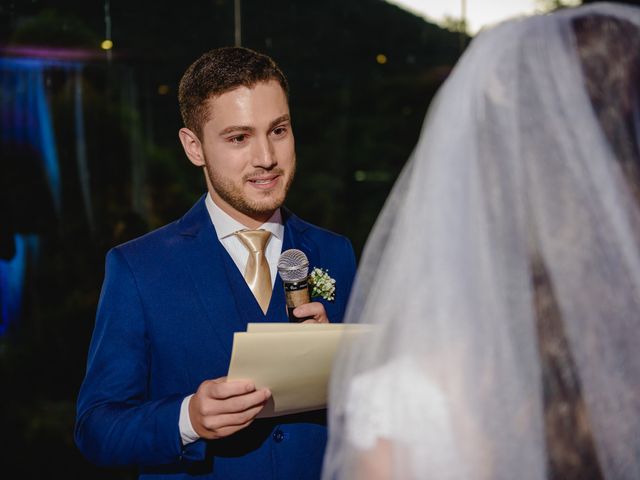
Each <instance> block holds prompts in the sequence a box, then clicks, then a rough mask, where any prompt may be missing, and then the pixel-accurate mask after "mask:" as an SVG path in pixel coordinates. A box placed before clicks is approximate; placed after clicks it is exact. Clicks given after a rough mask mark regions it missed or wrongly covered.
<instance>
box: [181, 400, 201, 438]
mask: <svg viewBox="0 0 640 480" xmlns="http://www.w3.org/2000/svg"><path fill="white" fill-rule="evenodd" d="M191 397H193V394H191V395H189V396H187V397H185V398H184V400H182V405H180V419H179V421H178V427H179V429H180V438H181V439H182V445H184V446H186V445H189V444H190V443H193V442H195V441H196V440H198V439H199V438H200V436H199V435H198V434H197V433H196V431H195V430H194V429H193V425H191V419H190V418H189V402H190V401H191Z"/></svg>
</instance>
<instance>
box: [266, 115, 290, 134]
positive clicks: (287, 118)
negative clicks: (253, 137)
mask: <svg viewBox="0 0 640 480" xmlns="http://www.w3.org/2000/svg"><path fill="white" fill-rule="evenodd" d="M283 122H291V117H290V116H289V114H288V113H285V114H284V115H281V116H279V117H278V118H276V119H275V120H274V121H272V122H271V123H270V124H269V130H271V129H272V128H273V127H275V126H276V125H278V124H279V123H283Z"/></svg>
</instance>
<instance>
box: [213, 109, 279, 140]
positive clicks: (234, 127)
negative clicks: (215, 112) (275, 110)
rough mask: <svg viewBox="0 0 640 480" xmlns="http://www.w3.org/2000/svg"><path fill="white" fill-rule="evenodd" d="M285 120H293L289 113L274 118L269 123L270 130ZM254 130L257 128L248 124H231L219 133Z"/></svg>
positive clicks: (222, 134)
mask: <svg viewBox="0 0 640 480" xmlns="http://www.w3.org/2000/svg"><path fill="white" fill-rule="evenodd" d="M283 122H291V116H290V115H289V114H288V113H285V114H284V115H280V116H279V117H278V118H276V119H274V120H272V121H271V123H270V124H269V130H271V129H272V128H273V127H275V126H276V125H278V124H280V123H283ZM254 131H255V129H254V128H253V127H250V126H248V125H231V126H229V127H227V128H224V129H222V130H220V132H219V133H218V135H220V136H224V135H228V134H230V133H235V132H247V133H252V132H254Z"/></svg>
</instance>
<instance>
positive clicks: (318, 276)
mask: <svg viewBox="0 0 640 480" xmlns="http://www.w3.org/2000/svg"><path fill="white" fill-rule="evenodd" d="M309 284H310V285H311V296H312V297H322V298H324V299H325V300H328V301H330V302H333V300H335V298H336V281H335V279H333V278H331V277H330V276H329V273H328V272H327V270H325V269H323V268H319V267H316V268H314V269H313V270H312V271H311V275H309Z"/></svg>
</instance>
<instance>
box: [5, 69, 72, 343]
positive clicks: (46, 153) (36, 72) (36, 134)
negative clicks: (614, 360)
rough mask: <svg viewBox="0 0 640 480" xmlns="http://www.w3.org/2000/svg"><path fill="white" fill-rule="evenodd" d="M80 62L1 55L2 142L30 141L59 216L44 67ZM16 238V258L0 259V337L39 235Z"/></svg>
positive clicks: (17, 307)
mask: <svg viewBox="0 0 640 480" xmlns="http://www.w3.org/2000/svg"><path fill="white" fill-rule="evenodd" d="M80 65H81V63H79V62H68V61H58V60H50V59H33V58H0V79H1V81H0V83H1V85H2V90H0V141H2V142H3V143H5V144H14V145H29V146H31V147H34V148H35V149H36V150H37V151H38V152H39V153H40V154H41V159H42V166H43V169H44V172H45V174H46V178H47V183H48V186H49V189H50V191H51V197H52V199H53V202H54V207H55V211H56V213H57V214H58V215H60V212H61V208H62V203H61V178H60V167H59V163H58V153H57V150H56V141H55V133H54V129H53V123H52V119H51V111H50V108H49V103H48V101H47V92H46V86H45V71H46V70H47V69H51V68H58V69H63V70H70V71H75V70H76V69H77V68H78V67H79V66H80ZM4 160H5V161H6V160H7V159H4ZM0 161H3V159H0ZM0 228H1V226H0ZM14 242H15V247H16V248H15V249H16V254H15V256H14V257H13V258H12V259H10V260H0V335H2V334H4V333H5V332H6V331H7V329H8V327H9V325H10V324H11V323H13V322H15V321H16V320H17V319H18V318H19V317H20V313H21V305H22V298H23V294H24V292H23V290H24V282H25V272H26V269H27V262H28V261H29V257H30V255H29V254H28V253H34V254H37V249H38V239H37V237H35V236H34V235H19V234H16V235H14Z"/></svg>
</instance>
